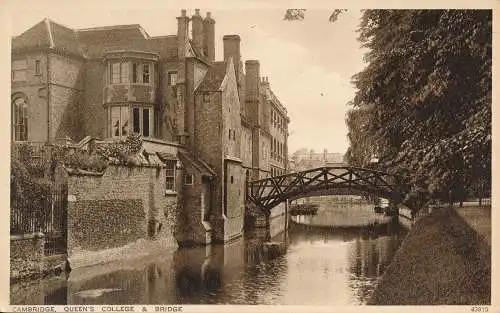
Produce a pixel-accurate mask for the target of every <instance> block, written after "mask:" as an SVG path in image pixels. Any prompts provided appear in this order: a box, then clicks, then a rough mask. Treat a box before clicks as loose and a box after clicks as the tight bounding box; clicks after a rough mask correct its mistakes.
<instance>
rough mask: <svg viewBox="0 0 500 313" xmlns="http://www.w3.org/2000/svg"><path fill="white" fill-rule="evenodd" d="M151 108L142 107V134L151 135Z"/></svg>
mask: <svg viewBox="0 0 500 313" xmlns="http://www.w3.org/2000/svg"><path fill="white" fill-rule="evenodd" d="M149 122H150V121H149V109H142V135H143V136H144V137H149V126H150V123H149Z"/></svg>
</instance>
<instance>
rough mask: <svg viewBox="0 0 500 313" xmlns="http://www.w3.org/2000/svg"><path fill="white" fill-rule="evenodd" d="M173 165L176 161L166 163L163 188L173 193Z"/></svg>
mask: <svg viewBox="0 0 500 313" xmlns="http://www.w3.org/2000/svg"><path fill="white" fill-rule="evenodd" d="M175 163H176V161H168V162H167V168H166V175H165V176H166V181H165V182H166V184H165V188H166V189H167V190H169V191H175Z"/></svg>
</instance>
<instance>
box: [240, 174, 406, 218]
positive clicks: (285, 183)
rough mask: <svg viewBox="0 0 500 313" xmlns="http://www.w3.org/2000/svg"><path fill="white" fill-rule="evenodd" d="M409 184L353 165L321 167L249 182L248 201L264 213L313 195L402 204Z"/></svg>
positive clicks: (396, 177) (389, 175)
mask: <svg viewBox="0 0 500 313" xmlns="http://www.w3.org/2000/svg"><path fill="white" fill-rule="evenodd" d="M409 190H410V188H409V185H407V184H405V183H403V182H402V179H401V178H400V177H398V176H395V175H392V174H388V173H385V172H381V171H377V170H373V169H365V168H357V167H350V166H335V167H320V168H315V169H310V170H306V171H302V172H295V173H289V174H286V175H281V176H274V177H269V178H265V179H260V180H255V181H250V182H248V183H247V200H248V201H250V202H252V203H254V204H255V205H257V206H258V207H260V208H261V209H263V210H264V211H265V212H270V210H271V209H272V208H273V207H275V206H276V205H278V204H279V203H281V202H284V201H286V200H295V199H300V198H304V197H309V196H314V195H367V194H369V195H373V196H377V197H381V198H386V199H390V200H392V201H393V202H394V203H401V202H402V201H403V199H404V197H405V195H406V193H407V192H409Z"/></svg>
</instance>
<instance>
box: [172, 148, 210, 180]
mask: <svg viewBox="0 0 500 313" xmlns="http://www.w3.org/2000/svg"><path fill="white" fill-rule="evenodd" d="M179 158H180V159H181V162H182V163H188V164H190V165H192V166H193V167H194V168H196V169H197V170H198V171H199V172H200V173H201V174H202V175H204V176H208V177H212V176H215V171H214V170H213V169H212V168H210V166H209V165H208V164H207V163H205V162H203V161H202V160H200V159H197V158H196V157H194V156H192V155H190V154H189V152H187V151H184V150H179Z"/></svg>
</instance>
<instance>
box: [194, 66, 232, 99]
mask: <svg viewBox="0 0 500 313" xmlns="http://www.w3.org/2000/svg"><path fill="white" fill-rule="evenodd" d="M226 69H227V63H226V62H223V61H220V62H214V63H212V66H210V68H209V69H208V71H207V74H206V75H205V78H204V79H203V81H202V82H201V83H200V85H199V86H198V89H196V91H197V92H203V91H218V90H220V88H221V85H222V82H223V81H224V77H226Z"/></svg>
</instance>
